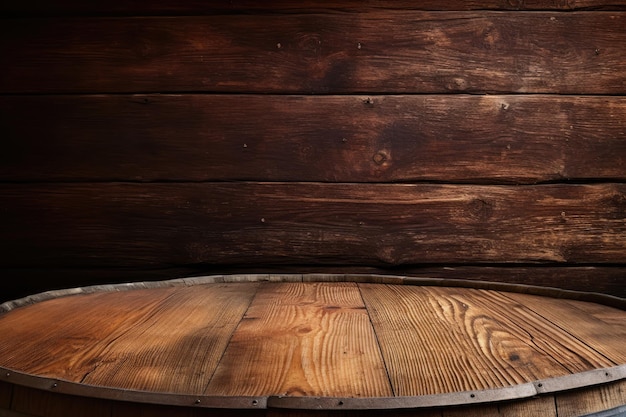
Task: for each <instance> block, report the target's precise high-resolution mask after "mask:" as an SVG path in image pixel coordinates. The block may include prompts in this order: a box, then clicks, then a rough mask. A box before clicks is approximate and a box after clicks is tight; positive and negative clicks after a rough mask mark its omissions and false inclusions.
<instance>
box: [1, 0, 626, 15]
mask: <svg viewBox="0 0 626 417" xmlns="http://www.w3.org/2000/svg"><path fill="white" fill-rule="evenodd" d="M624 8H626V2H624V0H614V1H608V0H568V1H553V0H509V1H505V0H452V1H445V2H442V1H437V0H421V1H419V2H415V1H412V0H397V1H393V2H389V1H385V0H367V1H362V0H361V1H359V0H343V1H341V2H338V1H336V0H322V1H299V2H293V1H289V0H281V1H271V2H259V1H255V0H237V1H232V0H218V1H215V0H214V1H211V2H206V1H202V0H189V1H185V2H180V1H176V0H159V1H151V2H149V3H146V2H136V1H124V0H114V1H112V0H109V1H105V0H94V1H90V2H84V1H80V0H62V1H55V2H50V1H46V0H22V1H5V2H3V3H2V4H1V5H0V12H2V13H3V14H4V15H13V16H14V15H26V16H33V15H34V16H41V15H87V16H90V15H190V14H191V15H196V14H201V15H204V14H213V13H242V12H246V13H253V12H257V13H259V12H273V13H303V12H329V11H355V10H356V11H363V10H370V9H374V10H376V9H407V10H567V11H570V10H581V9H583V10H585V9H593V10H623V9H624Z"/></svg>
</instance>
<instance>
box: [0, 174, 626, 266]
mask: <svg viewBox="0 0 626 417" xmlns="http://www.w3.org/2000/svg"><path fill="white" fill-rule="evenodd" d="M625 194H626V185H624V184H597V185H542V186H469V185H468V186H465V185H408V184H397V185H386V184H378V185H372V184H322V183H199V184H190V183H180V184H176V183H174V184H162V183H159V184H157V183H153V184H131V183H119V184H118V183H102V184H101V183H86V184H39V185H28V186H25V185H22V184H4V185H1V186H0V195H1V196H2V201H1V202H2V205H1V207H2V216H1V218H0V221H1V227H2V230H3V239H2V241H1V242H0V265H2V267H5V268H6V267H18V266H19V267H25V266H29V267H36V266H39V267H62V266H64V265H65V266H67V265H72V266H73V267H97V266H101V267H106V266H108V267H112V266H117V267H122V266H135V267H138V266H141V267H143V268H150V267H152V268H155V267H159V266H160V267H163V266H176V265H178V266H182V265H189V264H206V265H217V264H221V265H239V266H243V265H250V266H259V265H264V264H270V265H277V264H291V265H293V264H309V265H311V264H312V265H348V264H349V265H357V266H358V265H370V266H374V265H387V266H392V265H395V266H398V265H410V264H421V263H468V262H469V263H482V262H506V263H511V262H544V263H545V262H555V263H586V264H592V263H621V262H623V260H624V258H623V256H624V253H625V250H626V241H625V240H624V239H623V236H624V233H626V222H625V221H624V219H625V216H626V211H625V205H626V198H625Z"/></svg>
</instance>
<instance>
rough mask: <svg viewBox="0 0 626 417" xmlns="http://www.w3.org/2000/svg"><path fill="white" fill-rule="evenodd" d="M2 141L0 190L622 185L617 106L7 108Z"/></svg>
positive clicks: (625, 119)
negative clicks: (20, 185)
mask: <svg viewBox="0 0 626 417" xmlns="http://www.w3.org/2000/svg"><path fill="white" fill-rule="evenodd" d="M368 99H369V100H372V102H370V103H368ZM28 120H31V121H36V122H35V123H31V122H27V121H28ZM20 121H22V122H20ZM0 130H1V131H2V132H3V152H2V154H1V155H0V179H2V180H4V181H90V180H97V181H115V180H132V181H157V180H167V181H211V180H219V181H224V180H227V181H228V180H254V181H325V182H326V181H330V182H388V181H439V182H444V181H447V182H467V183H469V182H472V183H498V182H499V183H533V182H541V181H560V180H571V181H573V180H578V181H580V180H589V179H592V180H600V179H603V180H609V181H610V180H617V179H619V180H625V179H626V136H625V135H626V133H625V132H626V99H625V98H623V97H597V96H590V97H589V96H579V97H569V96H568V97H559V96H542V95H539V96H537V95H531V96H460V97H457V96H441V95H434V96H431V95H428V96H322V97H318V96H272V95H270V96H264V95H251V96H249V95H195V94H192V95H121V96H117V95H108V96H101V95H95V96H60V97H59V96H38V97H32V96H4V97H0Z"/></svg>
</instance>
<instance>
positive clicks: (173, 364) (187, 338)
mask: <svg viewBox="0 0 626 417" xmlns="http://www.w3.org/2000/svg"><path fill="white" fill-rule="evenodd" d="M255 292H256V285H241V284H219V285H210V286H194V287H189V288H181V289H178V290H177V291H176V293H175V294H173V295H172V296H171V297H168V299H167V300H166V301H165V302H164V303H162V305H161V306H160V308H159V311H158V312H157V313H156V314H154V315H151V316H150V317H146V318H145V320H144V321H142V322H141V323H137V324H135V325H134V326H133V329H132V333H129V335H128V336H126V335H121V336H120V337H118V338H117V339H116V340H115V343H113V344H111V345H110V346H109V347H108V349H107V352H106V355H105V356H104V357H103V363H102V364H100V365H99V366H98V367H97V368H96V369H94V371H93V372H90V373H89V374H88V375H87V376H86V377H85V378H84V379H83V381H82V382H84V383H86V384H91V385H103V386H114V387H122V388H126V389H135V390H147V391H162V392H174V393H185V394H198V395H200V394H202V393H203V392H204V389H205V387H206V385H207V384H208V381H209V380H210V378H211V376H212V375H213V372H214V371H215V369H216V367H217V365H218V363H219V361H220V359H221V358H222V355H223V353H224V351H225V350H226V346H227V344H228V340H229V338H230V335H231V334H232V333H233V331H234V330H235V327H236V326H237V325H238V324H239V321H240V320H241V318H242V317H243V314H244V312H245V311H246V310H247V308H248V306H249V304H250V302H251V300H252V298H253V296H254V294H255ZM164 341H166V343H163V342H164ZM192 358H193V361H192V360H191V359H192Z"/></svg>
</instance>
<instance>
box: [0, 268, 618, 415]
mask: <svg viewBox="0 0 626 417" xmlns="http://www.w3.org/2000/svg"><path fill="white" fill-rule="evenodd" d="M407 284H413V285H407ZM451 284H454V285H453V286H451ZM468 285H472V286H474V287H477V288H468V287H467V286H468ZM468 285H465V284H464V285H463V286H460V284H459V282H454V283H452V282H447V283H446V282H442V281H439V280H430V281H429V280H412V279H410V278H404V277H381V276H343V275H336V276H326V275H324V276H321V275H311V276H308V275H304V276H302V275H260V276H218V277H201V278H187V279H180V280H172V281H165V282H151V283H134V284H127V285H117V286H100V287H89V288H79V289H74V290H67V291H60V292H51V293H45V294H40V295H37V296H33V297H30V298H26V299H23V300H17V301H16V302H9V303H5V304H4V305H2V306H1V307H2V309H3V310H4V311H5V312H4V313H3V314H1V315H0V371H1V372H0V384H1V385H0V393H1V392H2V387H4V390H5V391H10V393H9V394H6V395H5V396H6V397H11V398H10V401H7V404H8V405H4V407H5V409H6V410H12V411H14V412H20V413H23V414H20V415H40V414H34V413H35V412H34V411H32V410H31V411H28V410H25V409H19V407H23V408H24V407H26V408H28V407H32V404H31V405H30V406H28V405H25V404H26V403H28V401H26V400H22V402H20V392H21V391H20V390H22V389H30V390H31V391H29V392H31V394H29V395H30V396H31V397H30V398H31V399H30V400H29V401H31V402H32V395H33V394H32V392H42V393H46V394H50V393H55V392H57V393H60V394H63V395H66V396H70V397H72V398H73V397H74V396H77V397H81V398H90V399H94V401H109V402H111V403H116V401H120V400H122V401H125V402H129V403H135V404H160V405H163V406H164V407H168V406H169V407H172V406H175V407H180V409H186V408H187V407H192V408H193V409H205V410H206V408H211V409H221V410H226V409H231V408H234V409H240V410H243V409H246V410H250V411H252V410H256V409H258V410H266V411H267V410H274V412H276V410H282V409H285V410H301V412H302V413H305V414H302V415H313V414H306V412H307V411H306V410H309V411H310V412H311V413H312V412H313V411H311V410H315V409H323V410H349V409H352V410H372V409H380V410H393V409H405V410H414V411H415V412H417V410H419V412H420V413H422V414H411V415H431V414H424V413H427V412H428V413H431V412H432V413H433V414H432V415H438V416H439V415H441V414H437V413H441V411H433V410H434V409H433V407H449V406H455V405H456V406H459V405H461V406H467V407H469V408H467V409H470V408H471V407H473V408H471V409H474V410H479V409H480V407H482V408H485V407H487V408H488V407H489V406H492V405H493V404H495V403H498V404H500V403H499V402H500V401H505V403H503V404H508V406H509V407H513V408H514V407H515V406H516V404H517V406H518V407H519V404H526V405H525V406H524V407H526V408H528V407H532V405H529V404H533V403H534V404H535V406H537V407H545V406H546V404H553V407H554V409H555V410H554V411H555V412H554V414H552V415H559V416H561V415H568V414H567V413H566V410H567V407H568V405H567V401H570V402H571V403H572V404H574V405H575V403H576V399H575V396H572V392H571V391H570V390H571V389H574V388H576V389H579V391H578V392H580V393H583V392H588V394H587V395H588V396H590V398H591V397H594V396H596V397H598V398H601V397H603V398H604V399H601V400H598V401H596V402H597V403H598V404H596V405H593V404H592V405H590V407H591V408H589V407H588V410H591V411H594V410H593V407H595V408H596V409H597V410H600V409H606V408H610V407H614V406H619V405H623V404H626V397H625V396H626V389H624V388H625V387H626V385H625V384H624V378H626V365H625V364H626V343H625V341H626V320H625V319H626V311H623V310H621V309H619V308H615V307H610V306H607V305H603V304H600V303H591V302H589V301H581V300H575V299H572V298H557V297H547V296H545V295H537V294H529V292H539V293H541V290H538V289H534V290H536V291H531V290H533V288H531V287H520V286H516V287H507V286H504V287H498V285H497V284H489V286H488V287H486V288H480V287H481V286H480V285H478V284H477V283H474V284H468ZM494 286H495V287H498V288H495V287H494ZM513 290H518V291H517V292H516V291H513ZM519 290H523V291H524V292H526V293H523V292H519ZM572 294H573V293H572ZM566 295H567V294H566ZM579 298H580V297H579ZM617 301H619V300H617ZM585 390H587V391H585ZM596 391H597V392H596ZM593 392H595V394H594V393H593ZM598 392H602V394H598ZM589 393H592V394H589ZM581 395H582V394H581ZM568 396H569V397H571V398H570V400H567V398H569V397H568ZM2 398H3V396H2V394H0V413H1V410H2V409H3V404H2ZM559 400H560V401H561V402H562V404H560V405H559V404H558V401H559ZM585 401H587V402H589V401H588V400H585ZM592 402H593V401H592ZM107 404H108V403H107ZM117 404H119V403H117ZM479 405H480V406H479ZM16 407H18V409H16ZM48 408H50V407H49V406H48ZM513 408H511V410H512V409H513ZM455 409H458V407H457V408H455ZM557 410H558V414H557ZM268 412H269V411H268ZM481 413H482V412H478V411H477V414H476V415H479V414H481ZM15 415H17V414H15ZM45 415H49V414H45ZM169 415H172V414H171V410H170V412H169ZM185 415H187V414H185ZM267 415H270V414H267ZM271 415H274V414H271ZM464 415H474V414H467V412H466V413H465V414H464ZM511 415H517V414H511ZM520 415H521V414H520ZM545 415H550V414H545ZM569 415H575V414H569Z"/></svg>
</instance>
